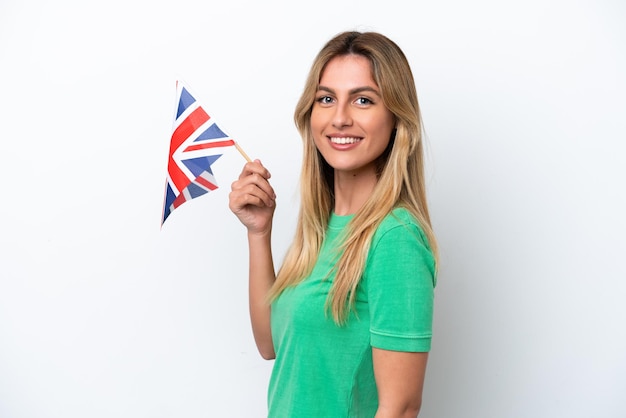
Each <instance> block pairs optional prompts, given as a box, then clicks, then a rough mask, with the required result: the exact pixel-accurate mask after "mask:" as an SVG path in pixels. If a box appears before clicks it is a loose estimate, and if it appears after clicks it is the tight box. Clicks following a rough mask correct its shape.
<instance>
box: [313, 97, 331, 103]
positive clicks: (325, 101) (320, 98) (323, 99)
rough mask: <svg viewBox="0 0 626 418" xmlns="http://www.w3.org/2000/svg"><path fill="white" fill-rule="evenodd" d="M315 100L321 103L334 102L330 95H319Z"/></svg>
mask: <svg viewBox="0 0 626 418" xmlns="http://www.w3.org/2000/svg"><path fill="white" fill-rule="evenodd" d="M315 101H316V102H317V103H319V104H330V103H332V102H333V98H332V97H330V96H319V97H318V98H316V99H315Z"/></svg>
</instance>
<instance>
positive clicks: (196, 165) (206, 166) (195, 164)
mask: <svg viewBox="0 0 626 418" xmlns="http://www.w3.org/2000/svg"><path fill="white" fill-rule="evenodd" d="M221 156H222V154H215V155H208V156H206V157H197V158H189V159H188V160H183V161H182V163H183V164H185V167H187V168H188V169H189V171H191V172H192V173H193V175H194V176H196V177H198V176H199V175H200V174H202V173H203V172H205V171H208V172H209V173H211V175H213V171H212V170H211V164H213V163H214V162H215V161H216V160H217V159H218V158H220V157H221Z"/></svg>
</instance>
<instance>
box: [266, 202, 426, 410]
mask: <svg viewBox="0 0 626 418" xmlns="http://www.w3.org/2000/svg"><path fill="white" fill-rule="evenodd" d="M351 218H352V216H337V215H334V214H333V215H332V216H331V218H330V221H329V225H328V230H327V232H326V239H325V241H324V243H323V245H322V249H321V251H320V255H319V257H318V261H317V263H316V265H315V267H314V269H313V271H312V273H311V275H310V276H309V277H307V278H305V279H304V280H303V281H302V282H300V283H299V284H298V285H297V286H294V287H290V288H288V289H286V290H285V291H284V292H283V293H282V294H281V295H280V296H279V297H278V298H277V299H276V300H275V301H274V303H273V304H272V315H271V324H272V338H273V341H274V348H275V351H276V359H275V363H274V367H273V370H272V376H271V379H270V384H269V392H268V403H269V413H268V416H269V417H271V418H308V417H310V418H335V417H337V418H339V417H341V418H347V417H358V418H366V417H373V416H374V415H375V413H376V409H377V407H378V395H377V391H376V382H375V380H374V369H373V364H372V347H376V348H380V349H385V350H393V351H413V352H426V351H429V350H430V342H431V336H432V316H433V299H434V287H435V284H436V279H435V262H434V258H433V255H432V252H431V251H430V249H429V247H428V244H427V240H426V237H425V235H424V233H423V231H422V230H421V228H420V227H419V225H418V223H417V222H416V221H415V219H414V218H413V217H412V216H411V215H410V214H409V213H408V212H407V211H406V210H405V209H395V210H394V211H393V214H392V215H389V216H387V217H386V218H385V219H384V220H383V222H382V223H381V225H380V226H379V228H378V230H377V231H376V233H375V234H374V237H373V240H372V244H371V246H370V250H369V254H368V258H367V264H366V266H365V270H364V273H363V277H362V278H361V282H360V283H359V286H358V289H357V294H356V306H355V308H356V315H355V313H354V312H352V313H351V314H350V316H349V318H348V321H347V324H346V325H344V326H337V325H336V324H335V322H334V320H333V318H332V315H331V314H330V313H328V312H327V309H326V307H325V303H326V298H327V295H328V291H329V289H330V286H331V283H332V280H333V276H331V277H329V278H326V277H327V273H328V272H329V271H330V270H331V269H332V267H333V264H334V262H335V261H336V259H337V258H336V256H337V254H336V251H335V249H336V247H337V243H338V239H339V238H340V235H341V232H342V231H343V230H344V228H345V226H346V225H347V223H348V222H349V221H350V219H351Z"/></svg>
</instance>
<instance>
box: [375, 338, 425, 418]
mask: <svg viewBox="0 0 626 418" xmlns="http://www.w3.org/2000/svg"><path fill="white" fill-rule="evenodd" d="M372 358H373V361H374V376H375V378H376V387H377V388H378V411H377V412H376V417H375V418H415V417H417V415H418V414H419V410H420V407H421V405H422V390H423V388H424V377H425V375H426V362H427V360H428V353H410V352H402V351H389V350H381V349H378V348H372Z"/></svg>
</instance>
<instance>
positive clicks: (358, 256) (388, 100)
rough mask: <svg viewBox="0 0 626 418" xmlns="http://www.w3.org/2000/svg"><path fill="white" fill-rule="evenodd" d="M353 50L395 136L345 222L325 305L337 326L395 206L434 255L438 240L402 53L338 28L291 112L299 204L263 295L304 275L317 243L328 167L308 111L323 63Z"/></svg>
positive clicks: (329, 186)
mask: <svg viewBox="0 0 626 418" xmlns="http://www.w3.org/2000/svg"><path fill="white" fill-rule="evenodd" d="M349 54H357V55H362V56H364V57H366V58H367V59H369V61H370V63H371V66H372V76H373V78H374V81H375V82H376V84H377V85H378V87H379V89H380V92H381V94H382V97H383V102H384V104H385V106H386V107H387V108H388V109H389V110H390V111H391V112H392V113H393V114H394V116H395V119H396V129H395V138H394V137H392V139H391V141H390V145H389V147H388V149H387V150H386V151H385V152H384V153H383V155H382V156H381V161H380V164H379V179H378V182H377V184H376V186H375V188H374V190H373V193H372V195H371V196H370V197H369V199H368V200H367V201H366V202H365V204H364V205H363V206H362V207H361V208H360V209H359V210H358V212H357V213H356V214H355V215H354V218H353V219H352V220H351V221H350V223H349V224H348V227H347V231H346V233H345V235H344V238H343V241H342V244H341V247H340V248H339V249H338V250H339V253H338V254H339V258H338V260H337V263H336V265H335V270H334V272H335V273H336V276H335V279H334V282H333V283H332V286H331V290H330V293H329V295H328V299H327V308H328V309H329V311H330V313H331V314H332V316H333V318H334V320H335V322H336V323H337V324H343V323H345V321H346V319H347V317H348V314H349V312H350V310H351V309H352V308H353V307H354V297H355V294H356V288H357V285H358V284H359V281H360V279H361V276H362V274H363V270H364V267H365V262H366V260H367V255H368V252H369V247H370V242H371V240H372V236H373V235H374V232H375V231H376V229H377V227H378V226H379V225H380V223H381V222H382V220H383V219H384V218H385V216H387V215H388V214H389V213H390V212H391V211H392V210H393V209H394V208H396V207H403V208H405V209H407V210H408V211H409V212H410V213H411V214H412V215H413V216H414V217H415V219H416V220H417V221H418V223H419V224H420V226H421V227H422V229H423V231H424V233H425V234H426V237H427V239H428V244H429V246H430V248H431V250H432V251H433V254H434V256H435V260H436V259H437V244H436V240H435V236H434V233H433V230H432V227H431V224H430V216H429V213H428V206H427V201H426V192H425V181H424V161H423V145H422V123H421V116H420V110H419V104H418V100H417V92H416V89H415V82H414V79H413V75H412V72H411V68H410V66H409V63H408V61H407V59H406V57H405V55H404V53H403V52H402V50H401V49H400V48H399V47H398V46H397V45H396V44H395V43H394V42H393V41H391V40H390V39H389V38H387V37H385V36H384V35H381V34H379V33H376V32H363V33H362V32H352V31H351V32H343V33H340V34H338V35H337V36H335V37H334V38H333V39H331V40H330V41H328V43H326V45H325V46H324V47H323V48H322V49H321V50H320V52H319V53H318V55H317V57H316V58H315V60H314V62H313V65H312V67H311V70H310V72H309V75H308V78H307V81H306V83H305V86H304V90H303V92H302V95H301V97H300V100H299V101H298V104H297V106H296V109H295V112H294V121H295V124H296V127H297V128H298V131H299V132H300V135H301V136H302V140H303V145H304V150H303V164H302V172H301V176H300V195H301V206H300V212H299V216H298V222H297V226H296V232H295V236H294V240H293V242H292V244H291V246H290V248H289V250H288V251H287V254H286V256H285V259H284V261H283V264H282V266H281V268H280V269H279V271H278V274H277V278H276V282H275V283H274V285H273V287H272V289H271V290H270V293H269V298H270V300H273V299H275V298H276V297H277V296H278V295H280V293H281V292H282V291H283V290H284V289H286V288H287V287H289V286H292V285H295V284H297V283H298V282H300V281H301V280H302V279H304V278H305V277H306V276H307V275H309V274H310V273H311V271H312V269H313V266H314V265H315V262H316V261H317V257H318V254H319V251H320V248H321V246H322V242H323V241H324V236H325V232H326V228H327V225H328V221H329V218H330V214H331V212H332V210H333V207H334V197H333V194H334V191H333V187H334V186H333V185H334V180H333V169H332V168H331V167H330V166H329V165H328V163H326V161H325V160H324V159H323V158H322V156H321V154H320V153H319V152H318V150H317V148H316V147H315V144H314V142H313V136H312V132H311V109H312V107H313V102H314V99H315V94H316V92H317V88H318V85H319V80H320V77H321V74H322V72H323V71H324V68H325V66H326V64H327V63H328V62H329V61H330V60H331V59H333V58H335V57H337V56H343V55H349Z"/></svg>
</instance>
